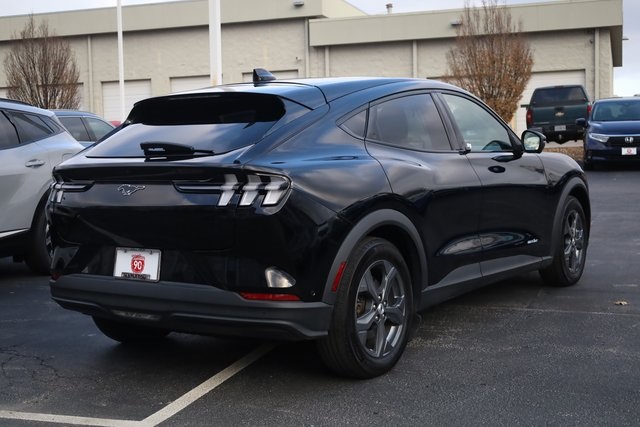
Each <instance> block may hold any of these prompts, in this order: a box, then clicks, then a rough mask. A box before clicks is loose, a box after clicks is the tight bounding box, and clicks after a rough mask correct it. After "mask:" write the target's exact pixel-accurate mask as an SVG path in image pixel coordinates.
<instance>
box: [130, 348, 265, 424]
mask: <svg viewBox="0 0 640 427" xmlns="http://www.w3.org/2000/svg"><path fill="white" fill-rule="evenodd" d="M274 347H275V345H274V344H264V345H262V346H260V347H258V348H256V349H255V350H254V351H252V352H251V353H249V354H247V355H246V356H244V357H243V358H242V359H240V360H238V361H237V362H235V363H233V364H232V365H231V366H229V367H227V368H226V369H224V370H222V371H220V372H218V373H217V374H216V375H214V376H213V377H211V378H209V379H208V380H207V381H205V382H203V383H202V384H200V385H199V386H198V387H196V388H194V389H193V390H191V391H189V392H187V393H185V394H183V395H182V396H181V397H179V398H178V399H176V400H174V401H173V402H171V403H170V404H168V405H167V406H165V407H164V408H162V409H161V410H159V411H158V412H156V413H155V414H153V415H151V416H149V417H147V418H145V419H144V420H143V421H142V423H143V424H142V425H144V426H156V425H158V424H160V423H161V422H164V421H166V420H168V419H169V418H171V417H172V416H174V415H176V414H177V413H178V412H180V411H182V410H183V409H184V408H186V407H187V406H189V405H191V404H192V403H193V402H195V401H196V400H198V399H200V398H201V397H202V396H204V395H205V394H207V393H209V392H210V391H212V390H213V389H215V388H216V387H218V386H219V385H220V384H222V383H223V382H225V381H226V380H228V379H229V378H231V377H232V376H234V375H235V374H237V373H238V372H240V371H242V370H243V369H244V368H246V367H247V366H249V365H251V364H252V363H253V362H255V361H256V360H258V359H260V358H261V357H262V356H264V355H265V354H267V353H268V352H269V351H271V350H272V349H273V348H274Z"/></svg>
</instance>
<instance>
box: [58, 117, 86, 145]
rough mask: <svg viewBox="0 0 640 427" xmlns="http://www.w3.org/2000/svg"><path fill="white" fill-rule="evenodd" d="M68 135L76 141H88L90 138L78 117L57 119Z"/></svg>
mask: <svg viewBox="0 0 640 427" xmlns="http://www.w3.org/2000/svg"><path fill="white" fill-rule="evenodd" d="M59 119H60V121H61V122H62V124H63V125H64V127H66V128H67V130H68V131H69V133H70V134H71V135H72V136H73V137H74V138H75V139H76V140H78V141H90V140H91V137H90V136H89V133H87V129H86V128H85V126H84V123H82V119H81V118H80V117H59Z"/></svg>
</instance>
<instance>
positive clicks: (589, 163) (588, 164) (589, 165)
mask: <svg viewBox="0 0 640 427" xmlns="http://www.w3.org/2000/svg"><path fill="white" fill-rule="evenodd" d="M582 169H584V170H586V171H592V170H595V165H594V163H593V160H589V159H587V150H584V154H583V156H582Z"/></svg>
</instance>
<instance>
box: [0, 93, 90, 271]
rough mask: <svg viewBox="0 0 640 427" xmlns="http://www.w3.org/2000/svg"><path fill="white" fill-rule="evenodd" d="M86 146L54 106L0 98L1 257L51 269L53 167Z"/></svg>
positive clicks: (44, 269) (45, 269)
mask: <svg viewBox="0 0 640 427" xmlns="http://www.w3.org/2000/svg"><path fill="white" fill-rule="evenodd" d="M82 149H83V146H82V145H81V144H80V143H79V142H78V141H76V140H75V139H74V138H73V137H72V136H71V135H70V134H69V133H68V132H67V131H66V129H65V128H64V126H62V124H61V123H60V121H59V120H58V119H57V118H56V116H55V115H54V114H53V112H51V111H48V110H43V109H40V108H36V107H32V106H30V105H27V104H24V103H21V102H18V101H12V100H7V99H2V98H0V257H5V256H13V257H14V259H15V260H17V261H21V260H25V261H26V262H27V264H28V265H29V267H30V268H31V269H32V270H33V271H34V272H36V273H39V274H48V272H49V267H50V263H51V253H50V250H51V245H50V240H49V238H48V233H47V222H46V218H45V213H44V212H45V210H44V207H45V204H46V201H47V195H48V193H49V186H50V184H51V181H52V176H51V171H52V169H53V167H54V166H56V165H57V164H59V163H61V162H62V161H63V160H65V159H67V158H69V157H71V156H73V155H74V154H75V153H77V152H78V151H80V150H82Z"/></svg>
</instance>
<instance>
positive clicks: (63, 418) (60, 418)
mask: <svg viewBox="0 0 640 427" xmlns="http://www.w3.org/2000/svg"><path fill="white" fill-rule="evenodd" d="M2 419H5V420H20V421H40V422H43V423H53V424H65V425H74V426H98V427H140V425H141V424H140V421H129V420H110V419H105V418H87V417H73V416H68V415H54V414H36V413H32V412H15V411H2V410H0V420H2Z"/></svg>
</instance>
